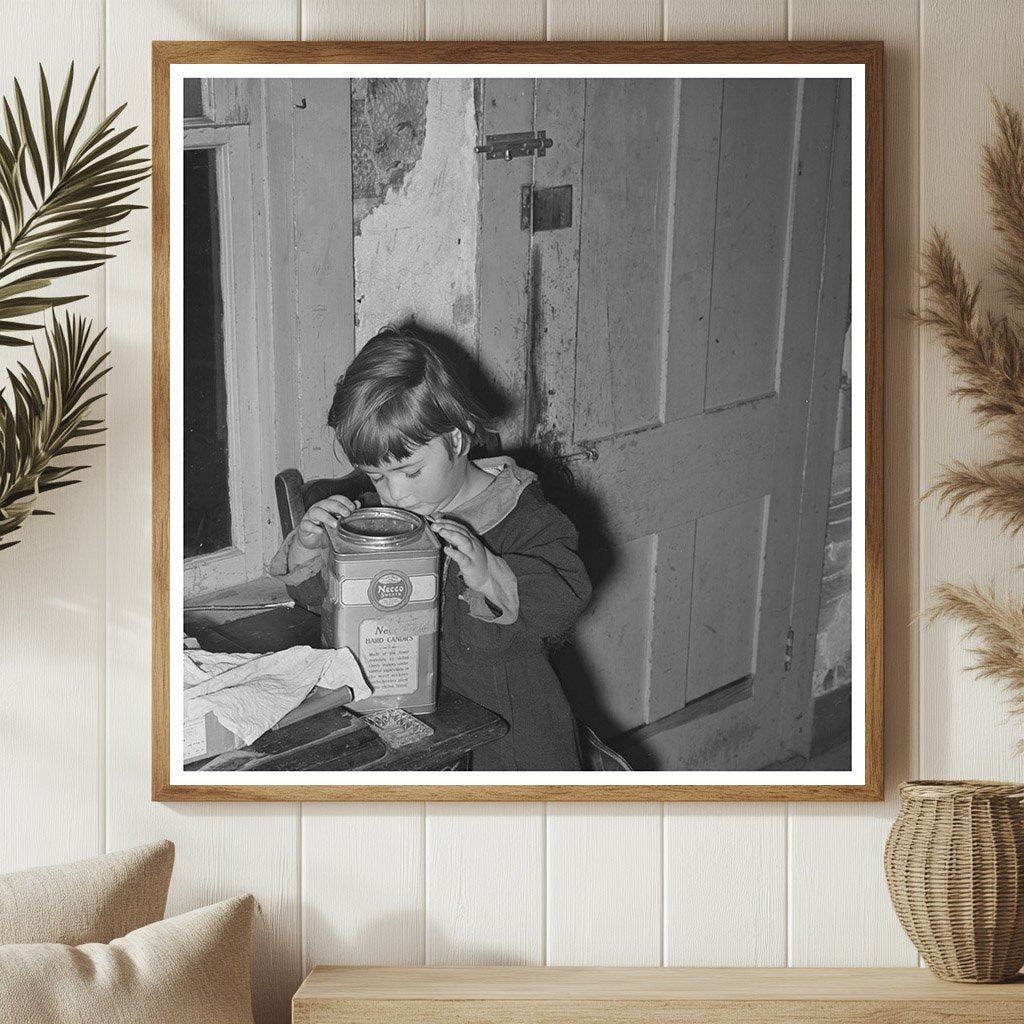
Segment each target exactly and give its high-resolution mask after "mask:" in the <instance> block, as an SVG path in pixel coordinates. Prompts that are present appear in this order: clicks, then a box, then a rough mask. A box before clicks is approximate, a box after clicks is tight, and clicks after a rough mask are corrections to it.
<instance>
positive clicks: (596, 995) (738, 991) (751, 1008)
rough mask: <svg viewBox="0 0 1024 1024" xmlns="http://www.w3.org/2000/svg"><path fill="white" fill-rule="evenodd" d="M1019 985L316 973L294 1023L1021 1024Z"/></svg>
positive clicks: (882, 978)
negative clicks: (823, 1023) (670, 1023)
mask: <svg viewBox="0 0 1024 1024" xmlns="http://www.w3.org/2000/svg"><path fill="white" fill-rule="evenodd" d="M1022 1020H1024V977H1022V979H1021V981H1017V982H1011V983H1006V984H1001V985H965V984H956V983H954V982H949V981H940V980H939V979H938V978H936V977H935V976H934V975H933V974H932V973H931V972H930V971H926V970H918V969H914V968H908V969H866V968H850V969H821V968H810V967H805V968H801V967H793V968H764V967H758V968H692V967H315V968H314V969H313V971H312V973H311V974H310V975H309V977H308V978H306V980H305V981H304V982H303V983H302V987H301V988H300V989H299V991H298V992H296V994H295V997H294V998H293V999H292V1022H293V1024H314V1022H315V1024H357V1022H358V1024H442V1022H444V1024H649V1022H650V1024H657V1022H664V1024H668V1022H672V1024H690V1022H692V1024H698V1022H699V1024H819V1022H827V1024H939V1022H941V1024H954V1022H956V1024H996V1022H998V1024H1009V1022H1010V1021H1013V1022H1014V1024H1020V1022H1021V1021H1022Z"/></svg>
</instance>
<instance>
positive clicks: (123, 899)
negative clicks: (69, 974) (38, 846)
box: [0, 841, 174, 946]
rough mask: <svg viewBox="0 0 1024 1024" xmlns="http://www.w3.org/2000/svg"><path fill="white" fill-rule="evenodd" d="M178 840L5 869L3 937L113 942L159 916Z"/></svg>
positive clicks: (0, 890) (0, 904) (0, 878)
mask: <svg viewBox="0 0 1024 1024" xmlns="http://www.w3.org/2000/svg"><path fill="white" fill-rule="evenodd" d="M173 866H174V844H173V843H169V842H167V841H164V842H160V843H149V844H147V845H146V846H136V847H133V848H132V849H130V850H120V851H119V852H117V853H108V854H105V855H104V856H102V857H90V858H89V859H88V860H80V861H76V862H74V863H73V864H55V865H52V866H48V867H42V868H30V869H29V870H28V871H15V872H14V873H12V874H9V875H0V943H11V942H63V943H67V944H68V945H69V946H79V945H81V944H82V943H83V942H109V941H110V940H111V939H116V938H119V937H120V936H122V935H127V934H128V932H131V931H134V930H135V929H136V928H141V927H142V926H143V925H146V924H151V923H152V922H153V921H159V920H160V918H162V917H163V916H164V907H165V906H166V905H167V887H168V885H169V884H170V881H171V868H172V867H173Z"/></svg>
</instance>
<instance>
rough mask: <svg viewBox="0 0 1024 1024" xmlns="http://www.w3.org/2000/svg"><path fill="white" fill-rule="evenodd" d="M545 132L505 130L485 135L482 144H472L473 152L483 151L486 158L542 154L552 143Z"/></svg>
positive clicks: (506, 158) (505, 158)
mask: <svg viewBox="0 0 1024 1024" xmlns="http://www.w3.org/2000/svg"><path fill="white" fill-rule="evenodd" d="M554 144H555V142H554V139H549V138H548V136H547V132H507V133H506V134H504V135H487V136H485V137H484V144H483V145H482V146H474V147H473V152H474V153H483V154H484V156H485V157H487V159H488V160H513V159H514V158H515V157H517V156H543V155H544V154H545V153H546V152H547V151H548V150H549V149H550V148H551V147H552V146H553V145H554Z"/></svg>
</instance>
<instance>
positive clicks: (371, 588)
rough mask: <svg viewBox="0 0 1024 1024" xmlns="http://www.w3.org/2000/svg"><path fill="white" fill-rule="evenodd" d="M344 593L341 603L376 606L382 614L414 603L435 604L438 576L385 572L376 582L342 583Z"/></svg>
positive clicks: (399, 571)
mask: <svg viewBox="0 0 1024 1024" xmlns="http://www.w3.org/2000/svg"><path fill="white" fill-rule="evenodd" d="M330 582H331V583H332V584H334V582H335V581H333V580H332V581H330ZM331 590H332V591H333V590H334V587H333V586H332V587H331ZM340 591H341V593H340V597H341V603H342V604H343V605H346V606H348V607H353V606H358V605H373V607H374V608H376V609H377V610H378V611H381V612H395V611H399V610H400V609H402V608H404V607H405V606H406V605H407V604H408V603H409V602H410V601H412V602H414V603H416V602H419V601H433V600H434V598H435V597H436V596H437V577H436V576H435V575H434V574H433V573H430V574H429V575H416V576H407V575H406V574H405V573H404V572H402V571H401V570H399V569H384V570H383V571H382V572H379V573H377V575H376V576H374V577H373V578H372V579H354V580H342V581H341V587H340Z"/></svg>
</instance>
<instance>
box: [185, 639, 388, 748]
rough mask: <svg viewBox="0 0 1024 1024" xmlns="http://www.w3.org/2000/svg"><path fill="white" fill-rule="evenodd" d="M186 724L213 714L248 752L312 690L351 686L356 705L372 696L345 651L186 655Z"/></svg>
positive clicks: (189, 652)
mask: <svg viewBox="0 0 1024 1024" xmlns="http://www.w3.org/2000/svg"><path fill="white" fill-rule="evenodd" d="M184 657H185V673H184V680H185V721H186V722H187V721H189V720H190V719H193V718H202V717H203V716H204V715H206V714H207V713H209V712H211V711H212V712H213V714H214V715H216V717H217V721H219V722H220V724H221V725H223V726H224V728H225V729H229V730H230V731H231V732H233V733H234V734H235V735H236V736H238V737H239V738H240V739H241V740H242V742H243V743H244V744H245V745H246V746H248V745H249V744H250V743H252V742H254V741H255V740H257V739H258V738H259V737H260V736H262V735H263V734H264V733H265V732H266V731H267V730H268V729H269V728H270V727H271V726H274V725H276V724H277V723H278V722H279V721H281V719H282V718H284V716H285V715H287V714H288V712H289V711H291V710H292V709H293V708H296V707H298V706H299V705H300V704H301V703H302V702H303V701H304V700H305V699H306V697H307V696H308V694H309V691H310V690H312V689H313V687H314V686H322V687H324V688H325V689H328V690H336V689H338V687H340V686H348V687H350V688H351V690H352V693H353V698H352V699H353V700H354V701H356V700H362V699H363V698H365V697H369V696H370V693H371V690H370V687H369V686H368V685H367V682H366V679H365V678H364V677H363V672H362V669H361V668H360V667H359V662H357V661H356V659H355V656H354V655H353V654H352V652H351V651H350V650H349V649H348V648H347V647H342V648H340V649H338V650H320V649H318V648H313V647H289V648H288V649H287V650H285V651H274V652H273V653H271V654H216V653H212V652H210V651H201V650H186V651H185V652H184Z"/></svg>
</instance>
